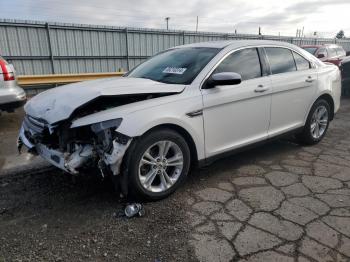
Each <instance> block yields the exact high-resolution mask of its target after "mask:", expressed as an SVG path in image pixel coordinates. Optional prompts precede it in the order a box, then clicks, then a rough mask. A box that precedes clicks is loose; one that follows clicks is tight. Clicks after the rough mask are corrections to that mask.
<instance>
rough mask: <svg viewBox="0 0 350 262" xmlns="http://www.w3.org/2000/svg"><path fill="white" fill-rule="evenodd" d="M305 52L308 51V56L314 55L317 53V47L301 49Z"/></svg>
mask: <svg viewBox="0 0 350 262" xmlns="http://www.w3.org/2000/svg"><path fill="white" fill-rule="evenodd" d="M303 49H304V50H305V51H308V52H309V53H310V54H312V55H315V54H316V51H317V49H318V48H317V47H303Z"/></svg>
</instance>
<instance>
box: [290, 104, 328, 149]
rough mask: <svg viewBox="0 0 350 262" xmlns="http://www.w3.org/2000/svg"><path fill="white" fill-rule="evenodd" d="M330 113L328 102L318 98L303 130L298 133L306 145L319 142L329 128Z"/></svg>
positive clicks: (299, 138)
mask: <svg viewBox="0 0 350 262" xmlns="http://www.w3.org/2000/svg"><path fill="white" fill-rule="evenodd" d="M330 115H331V112H330V106H329V104H328V102H327V101H326V100H323V99H319V100H317V101H316V102H315V103H314V105H313V106H312V108H311V110H310V113H309V115H308V117H307V120H306V124H305V126H304V129H303V131H302V132H301V133H300V134H298V135H297V138H298V140H299V141H300V142H301V143H303V144H306V145H314V144H317V143H319V142H320V141H321V140H322V139H323V137H324V136H325V135H326V132H327V130H328V126H329V121H330Z"/></svg>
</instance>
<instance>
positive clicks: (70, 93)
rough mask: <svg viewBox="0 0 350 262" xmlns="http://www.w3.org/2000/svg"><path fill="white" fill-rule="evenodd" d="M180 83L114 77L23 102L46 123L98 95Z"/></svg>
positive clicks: (172, 88)
mask: <svg viewBox="0 0 350 262" xmlns="http://www.w3.org/2000/svg"><path fill="white" fill-rule="evenodd" d="M184 88H185V86H184V85H171V84H164V83H159V82H155V81H152V80H149V79H141V78H128V77H114V78H106V79H98V80H92V81H85V82H80V83H75V84H69V85H65V86H60V87H56V88H52V89H50V90H47V91H45V92H42V93H40V94H38V95H36V96H34V97H33V98H32V99H30V100H29V101H28V102H27V104H26V105H25V107H24V109H25V111H26V113H27V114H28V115H30V116H33V117H36V118H41V119H44V120H46V121H47V122H48V123H49V124H53V123H55V122H58V121H61V120H64V119H67V118H69V117H70V115H71V114H72V113H73V111H74V110H75V109H77V108H78V107H80V106H82V105H84V104H86V103H87V102H89V101H91V100H93V99H95V98H97V97H100V96H117V95H129V94H154V93H157V94H162V93H180V92H182V91H183V89H184Z"/></svg>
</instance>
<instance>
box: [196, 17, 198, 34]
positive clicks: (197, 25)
mask: <svg viewBox="0 0 350 262" xmlns="http://www.w3.org/2000/svg"><path fill="white" fill-rule="evenodd" d="M197 32H198V15H197V23H196V33H197Z"/></svg>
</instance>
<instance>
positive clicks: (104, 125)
mask: <svg viewBox="0 0 350 262" xmlns="http://www.w3.org/2000/svg"><path fill="white" fill-rule="evenodd" d="M122 121H123V119H122V118H117V119H112V120H107V121H103V122H100V123H96V124H92V125H91V130H92V131H93V132H94V133H99V132H101V131H103V130H105V129H109V128H112V127H113V128H115V129H117V128H118V127H119V126H120V124H121V123H122Z"/></svg>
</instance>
